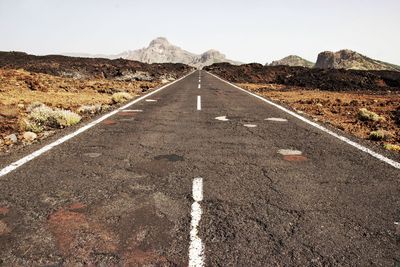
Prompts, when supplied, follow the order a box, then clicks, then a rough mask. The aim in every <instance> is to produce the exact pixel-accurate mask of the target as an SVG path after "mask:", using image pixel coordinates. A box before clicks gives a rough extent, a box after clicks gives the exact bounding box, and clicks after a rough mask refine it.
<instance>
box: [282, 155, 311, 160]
mask: <svg viewBox="0 0 400 267" xmlns="http://www.w3.org/2000/svg"><path fill="white" fill-rule="evenodd" d="M283 159H284V160H287V161H306V160H307V158H306V157H304V156H302V155H288V156H283Z"/></svg>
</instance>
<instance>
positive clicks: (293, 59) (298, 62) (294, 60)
mask: <svg viewBox="0 0 400 267" xmlns="http://www.w3.org/2000/svg"><path fill="white" fill-rule="evenodd" d="M279 65H286V66H301V67H307V68H312V67H313V66H314V63H312V62H311V61H308V60H306V59H304V58H302V57H299V56H296V55H290V56H287V57H284V58H282V59H280V60H275V61H272V62H271V64H269V65H268V66H279Z"/></svg>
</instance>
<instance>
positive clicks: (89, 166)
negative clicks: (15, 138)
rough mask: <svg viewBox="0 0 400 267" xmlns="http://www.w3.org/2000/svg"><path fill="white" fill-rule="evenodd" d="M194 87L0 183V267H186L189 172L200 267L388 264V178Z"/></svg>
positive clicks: (389, 171)
mask: <svg viewBox="0 0 400 267" xmlns="http://www.w3.org/2000/svg"><path fill="white" fill-rule="evenodd" d="M198 80H199V72H198V71H197V72H195V73H193V74H191V75H189V76H188V77H186V78H184V79H182V80H180V81H178V82H176V83H175V84H173V85H171V86H168V87H167V88H165V89H163V90H161V91H160V92H158V93H156V94H154V95H152V96H150V97H149V98H148V99H153V100H157V101H150V102H149V101H141V102H138V103H136V104H134V105H133V106H131V107H130V108H132V109H139V110H143V112H134V111H128V112H120V113H118V114H116V115H114V116H112V117H110V118H108V119H107V120H106V121H103V122H102V123H100V124H98V125H96V126H95V127H93V128H91V129H90V130H88V131H86V132H83V133H82V134H80V135H78V136H76V137H74V138H73V139H71V140H69V141H67V142H65V143H63V144H61V145H59V146H56V147H54V148H53V149H52V150H50V151H48V152H46V153H45V154H43V155H41V156H40V157H38V158H36V159H34V160H32V161H30V162H28V163H26V164H25V165H23V166H21V167H20V168H18V169H16V170H15V171H13V172H11V173H9V174H7V175H5V176H3V177H0V264H1V265H2V266H59V265H63V266H81V265H100V266H110V265H117V266H187V264H188V261H189V259H188V249H189V243H190V238H189V232H190V222H191V213H190V208H191V204H192V203H193V199H192V181H193V179H194V178H196V177H202V178H203V195H204V196H203V200H202V201H201V203H200V204H201V208H202V215H201V216H202V217H201V221H200V225H199V234H198V235H199V237H200V238H201V240H202V242H203V244H204V264H205V265H206V266H395V264H396V262H397V264H399V261H400V249H399V248H400V246H399V245H400V228H399V227H400V226H399V225H398V224H396V222H399V221H400V179H399V177H400V171H399V170H398V169H395V168H393V167H392V166H389V165H387V164H386V163H384V162H382V161H379V160H378V159H376V158H373V157H371V156H370V155H368V154H365V153H364V152H361V151H358V150H356V149H354V148H353V147H351V146H349V145H347V144H345V143H343V142H342V141H340V140H338V139H335V138H334V137H332V136H329V135H327V134H325V133H323V132H321V131H319V130H318V129H315V128H313V127H312V126H310V125H307V124H305V123H304V122H301V121H300V120H298V119H296V118H294V117H292V116H290V115H289V114H286V113H284V112H283V111H280V110H278V109H276V108H274V107H272V106H270V105H268V104H266V103H265V102H263V101H261V100H259V99H257V98H254V97H252V96H250V95H248V94H246V93H244V92H242V91H240V90H237V89H236V88H234V87H232V86H230V85H228V84H226V83H224V82H222V81H220V80H218V79H216V78H215V77H213V76H211V75H209V74H208V73H206V72H204V71H202V72H201V88H200V89H199V88H198ZM199 95H200V96H201V110H197V109H196V106H197V96H199ZM221 116H226V118H227V119H228V120H227V121H221V120H216V119H215V118H216V117H221ZM271 117H273V118H283V119H287V122H285V121H266V120H265V119H266V118H271ZM245 124H253V125H256V127H251V128H249V127H245V126H244V125H245ZM37 148H38V145H36V146H32V148H30V149H31V150H33V149H37ZM281 149H290V150H298V151H301V152H302V154H301V155H286V156H284V155H281V154H280V153H278V151H279V150H281ZM14 157H15V156H14ZM11 159H14V158H13V156H10V157H8V158H7V157H1V158H0V168H3V167H5V166H6V165H7V164H9V163H10V162H11Z"/></svg>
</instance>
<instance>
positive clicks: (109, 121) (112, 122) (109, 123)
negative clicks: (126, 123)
mask: <svg viewBox="0 0 400 267" xmlns="http://www.w3.org/2000/svg"><path fill="white" fill-rule="evenodd" d="M103 124H105V125H113V124H116V122H115V121H114V120H104V121H103Z"/></svg>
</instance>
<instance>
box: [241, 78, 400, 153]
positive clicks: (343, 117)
mask: <svg viewBox="0 0 400 267" xmlns="http://www.w3.org/2000/svg"><path fill="white" fill-rule="evenodd" d="M238 85H239V86H240V87H242V88H245V89H247V90H250V91H253V92H256V93H257V94H260V95H262V96H265V97H267V98H270V99H272V100H273V101H278V102H282V103H284V104H286V105H288V106H290V107H292V108H293V109H295V110H298V111H301V112H304V113H306V114H308V115H309V116H311V117H312V118H314V120H316V121H321V122H325V123H329V124H331V125H333V126H335V127H337V128H339V129H341V130H344V131H345V132H348V133H351V134H353V135H355V136H358V137H360V138H364V139H368V136H369V134H370V132H371V131H375V130H380V129H381V130H385V131H387V132H388V133H390V135H391V136H392V138H391V139H390V140H387V141H385V142H383V141H381V142H380V143H381V144H384V143H391V144H395V145H400V124H399V121H398V120H399V111H400V93H399V92H392V93H387V92H371V91H365V92H360V91H359V92H329V91H321V90H317V89H312V88H307V89H305V88H302V87H295V86H285V85H279V84H249V83H245V84H238ZM361 108H367V109H368V110H370V111H373V112H375V113H377V114H378V115H381V116H383V117H384V118H385V121H381V122H373V121H361V120H360V119H359V118H358V115H357V114H358V111H359V110H360V109H361Z"/></svg>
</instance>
